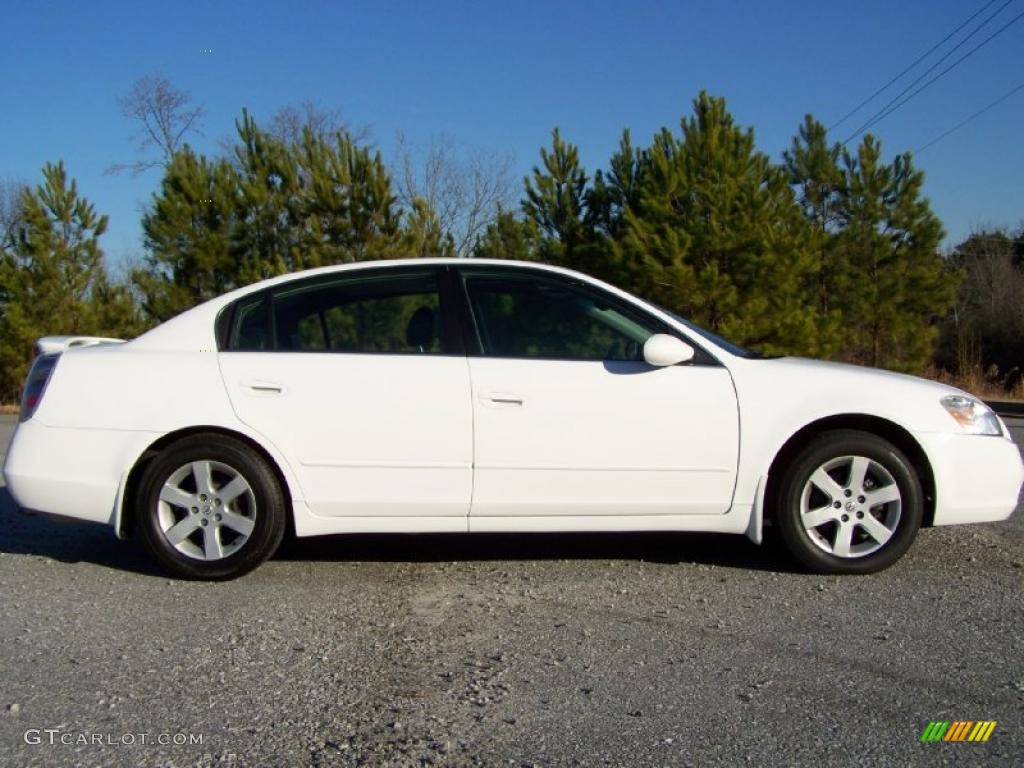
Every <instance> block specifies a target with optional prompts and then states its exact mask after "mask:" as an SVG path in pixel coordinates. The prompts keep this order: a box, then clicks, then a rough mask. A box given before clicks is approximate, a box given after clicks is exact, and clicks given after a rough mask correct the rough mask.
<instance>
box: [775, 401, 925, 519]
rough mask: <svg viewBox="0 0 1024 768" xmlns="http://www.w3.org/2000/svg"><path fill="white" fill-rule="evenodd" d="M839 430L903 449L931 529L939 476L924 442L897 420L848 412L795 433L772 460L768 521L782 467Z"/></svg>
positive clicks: (824, 419) (815, 422)
mask: <svg viewBox="0 0 1024 768" xmlns="http://www.w3.org/2000/svg"><path fill="white" fill-rule="evenodd" d="M835 429H856V430H859V431H861V432H867V433H869V434H872V435H875V436H877V437H881V438H883V439H884V440H888V441H889V442H890V443H892V444H893V445H895V446H896V447H897V448H899V449H900V450H901V451H902V452H903V454H904V455H905V456H906V457H907V458H908V459H909V460H910V463H911V465H912V467H913V469H914V471H915V472H916V473H917V476H918V478H919V480H920V482H921V490H922V492H923V494H924V518H923V520H922V526H923V527H930V526H931V525H933V523H934V519H935V501H936V499H935V474H934V472H933V471H932V466H931V462H930V461H928V456H927V455H926V454H925V452H924V449H923V448H922V447H921V445H920V443H918V442H917V440H916V439H915V438H914V436H913V435H912V434H910V432H908V431H907V430H906V429H905V428H904V427H901V426H900V425H899V424H897V423H896V422H894V421H890V420H889V419H884V418H881V417H879V416H870V415H868V414H863V413H844V414H838V415H836V416H828V417H826V418H823V419H818V420H817V421H812V422H811V423H810V424H806V425H804V426H803V427H801V428H800V429H799V430H797V431H796V432H795V433H793V434H792V435H791V436H790V437H789V439H788V440H786V442H785V443H783V445H782V447H781V448H780V449H779V450H778V452H777V453H776V454H775V457H774V458H773V459H772V463H771V466H770V467H769V469H768V483H767V487H766V490H765V504H764V515H765V519H766V520H767V519H771V518H773V517H774V515H775V509H776V506H777V501H778V493H779V486H780V483H781V478H782V474H783V473H782V468H783V467H785V466H786V464H787V463H788V462H789V461H791V460H792V459H793V458H794V457H795V456H796V454H797V453H798V452H799V451H800V450H801V449H802V448H803V447H804V446H805V445H807V444H808V443H809V442H810V441H811V440H813V439H814V438H815V437H817V436H818V435H820V434H821V433H823V432H828V431H831V430H835Z"/></svg>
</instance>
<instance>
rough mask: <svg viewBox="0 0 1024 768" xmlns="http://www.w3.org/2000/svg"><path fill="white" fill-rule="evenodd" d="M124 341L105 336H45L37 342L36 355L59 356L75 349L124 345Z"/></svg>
mask: <svg viewBox="0 0 1024 768" xmlns="http://www.w3.org/2000/svg"><path fill="white" fill-rule="evenodd" d="M124 341H125V340H124V339H108V338H106V337H103V336H43V337H42V338H41V339H37V340H36V355H37V356H38V355H59V354H60V353H61V352H64V351H66V350H69V349H72V348H74V347H92V346H95V345H97V344H124Z"/></svg>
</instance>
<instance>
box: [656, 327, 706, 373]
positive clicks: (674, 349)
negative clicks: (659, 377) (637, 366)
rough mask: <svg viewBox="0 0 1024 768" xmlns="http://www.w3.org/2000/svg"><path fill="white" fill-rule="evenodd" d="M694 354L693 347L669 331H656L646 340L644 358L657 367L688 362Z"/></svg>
mask: <svg viewBox="0 0 1024 768" xmlns="http://www.w3.org/2000/svg"><path fill="white" fill-rule="evenodd" d="M694 354H695V352H694V349H693V347H691V346H690V345H689V344H687V343H686V342H685V341H681V340H680V339H677V338H676V337H675V336H669V335H668V334H667V333H656V334H654V335H653V336H651V337H650V338H649V339H648V340H647V341H646V342H644V360H645V361H646V362H647V364H648V365H653V366H655V367H657V368H664V367H665V366H668V365H676V364H677V363H685V362H688V361H690V360H693V356H694Z"/></svg>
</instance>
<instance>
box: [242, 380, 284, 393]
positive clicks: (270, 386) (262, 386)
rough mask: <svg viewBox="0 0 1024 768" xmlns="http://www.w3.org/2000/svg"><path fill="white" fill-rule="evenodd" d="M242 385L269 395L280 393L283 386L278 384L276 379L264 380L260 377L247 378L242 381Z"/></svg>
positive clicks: (282, 390)
mask: <svg viewBox="0 0 1024 768" xmlns="http://www.w3.org/2000/svg"><path fill="white" fill-rule="evenodd" d="M242 386H243V387H246V388H247V389H251V390H252V391H253V392H261V393H266V394H271V395H280V394H281V393H282V392H284V387H283V386H281V385H280V384H278V383H277V382H276V381H264V380H262V379H249V380H248V381H243V382H242Z"/></svg>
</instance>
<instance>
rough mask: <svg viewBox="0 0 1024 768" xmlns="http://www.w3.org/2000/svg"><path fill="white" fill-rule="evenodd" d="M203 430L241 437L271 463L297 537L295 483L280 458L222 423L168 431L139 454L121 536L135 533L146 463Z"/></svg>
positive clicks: (125, 498) (127, 487)
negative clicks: (220, 425)
mask: <svg viewBox="0 0 1024 768" xmlns="http://www.w3.org/2000/svg"><path fill="white" fill-rule="evenodd" d="M199 434H213V435H222V436H224V437H230V438H232V439H234V440H238V441H239V442H240V443H243V444H244V445H246V446H248V447H249V448H252V449H253V450H254V451H256V453H258V454H259V455H260V457H261V458H262V459H263V460H264V461H266V462H267V466H269V467H270V469H271V471H272V472H273V473H274V477H275V478H276V480H277V482H278V485H279V486H280V487H281V492H282V493H283V494H284V498H285V503H286V504H287V505H288V514H287V515H285V520H286V522H287V526H288V528H287V531H286V535H287V536H289V537H293V536H294V535H295V510H294V495H293V492H292V486H291V483H290V482H289V481H288V478H287V477H286V476H285V473H284V471H283V470H282V469H281V465H280V463H279V462H278V460H277V459H276V458H275V457H274V456H273V455H272V454H271V452H270V451H269V450H267V448H266V447H265V446H263V445H261V444H260V443H259V441H257V440H255V439H253V438H252V437H251V436H249V435H246V434H244V433H242V432H238V431H237V430H233V429H229V428H227V427H219V426H213V425H201V426H192V427H185V428H182V429H177V430H174V431H173V432H168V433H167V434H166V435H163V436H161V437H160V438H159V439H157V440H155V441H154V442H153V443H152V444H150V445H149V446H148V447H147V448H146V450H144V451H143V452H142V453H141V454H140V455H139V458H138V459H137V460H136V461H135V464H134V465H133V466H132V468H131V469H130V470H129V471H128V476H127V478H126V479H125V483H124V492H123V494H122V495H121V504H120V515H119V517H118V523H117V530H116V533H117V536H118V537H119V538H127V537H128V536H130V535H131V532H132V530H133V529H134V527H135V516H136V513H137V510H136V506H135V503H134V501H135V495H136V492H137V490H138V484H139V481H140V480H141V478H142V475H143V473H144V472H145V470H146V466H147V465H148V464H149V462H150V461H152V460H153V458H154V457H155V456H157V455H158V454H159V453H160V451H162V450H163V449H164V448H166V447H167V446H169V445H172V444H173V443H175V442H177V441H178V440H180V439H182V438H184V437H189V436H192V435H199Z"/></svg>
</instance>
